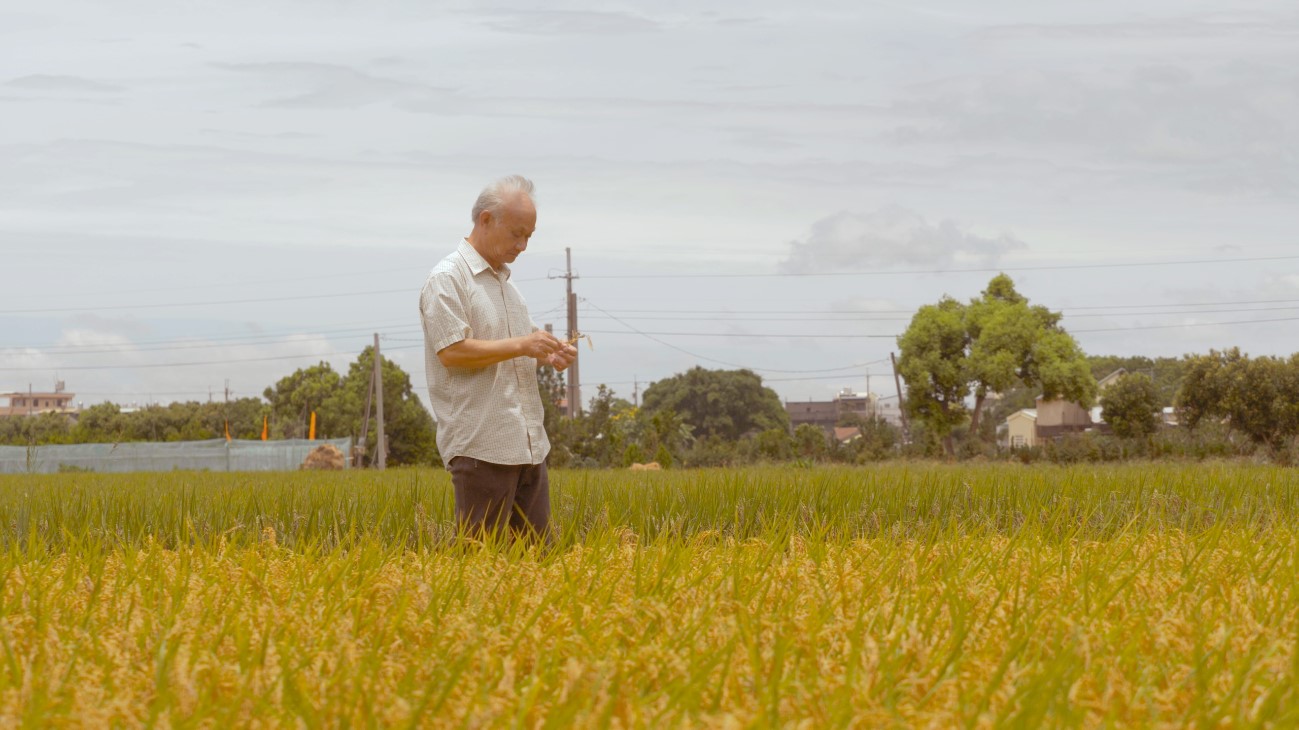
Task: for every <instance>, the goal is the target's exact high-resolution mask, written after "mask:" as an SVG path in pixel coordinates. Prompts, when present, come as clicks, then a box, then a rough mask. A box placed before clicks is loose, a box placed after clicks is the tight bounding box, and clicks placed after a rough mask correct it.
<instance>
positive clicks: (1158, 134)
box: [886, 63, 1299, 191]
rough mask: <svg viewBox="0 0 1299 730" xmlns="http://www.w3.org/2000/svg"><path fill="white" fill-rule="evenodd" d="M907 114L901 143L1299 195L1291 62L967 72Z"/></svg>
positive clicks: (1298, 83) (906, 108)
mask: <svg viewBox="0 0 1299 730" xmlns="http://www.w3.org/2000/svg"><path fill="white" fill-rule="evenodd" d="M896 110H897V112H898V113H899V115H901V116H904V117H910V122H908V123H905V124H902V125H899V126H897V127H896V128H895V129H894V130H893V131H892V132H890V133H888V134H887V135H886V138H887V139H889V140H891V141H893V142H897V143H902V144H961V145H964V146H965V149H966V150H967V151H968V150H971V149H988V148H989V147H991V148H994V149H1013V150H1018V151H1020V152H1021V153H1022V152H1024V151H1028V150H1033V151H1034V153H1035V154H1038V155H1044V156H1059V155H1061V154H1064V155H1074V156H1081V157H1083V159H1084V160H1085V161H1086V162H1087V163H1088V164H1094V163H1095V162H1097V161H1105V162H1106V163H1108V164H1110V165H1123V166H1126V167H1128V168H1132V166H1133V164H1134V163H1139V164H1141V165H1144V166H1145V167H1144V168H1138V169H1136V170H1135V172H1145V173H1149V172H1150V171H1151V170H1163V174H1166V175H1168V179H1167V180H1165V181H1164V182H1166V183H1170V184H1172V185H1174V186H1182V187H1190V188H1195V189H1213V190H1222V189H1229V190H1272V191H1277V190H1294V189H1296V188H1299V172H1297V170H1299V72H1296V71H1295V70H1293V67H1289V66H1286V65H1281V64H1276V65H1271V64H1257V63H1232V64H1226V65H1221V66H1219V67H1217V68H1212V69H1202V70H1193V69H1189V68H1183V67H1177V66H1167V65H1165V66H1147V67H1142V68H1137V69H1133V70H1131V71H1128V72H1126V73H1124V74H1122V75H1116V74H1105V73H1103V72H1093V73H1086V74H1084V73H1075V72H1054V71H1047V70H1044V69H1024V70H1021V71H1018V72H1015V73H1009V74H1001V75H995V76H994V75H988V76H964V77H958V78H950V79H947V80H944V81H940V82H934V83H931V84H926V85H922V86H916V87H913V88H912V89H911V91H910V93H909V94H908V96H907V97H906V98H905V99H904V100H903V101H901V102H899V103H898V104H897V106H896ZM979 145H982V146H983V147H981V148H980V147H978V146H979Z"/></svg>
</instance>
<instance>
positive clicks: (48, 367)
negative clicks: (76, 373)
mask: <svg viewBox="0 0 1299 730" xmlns="http://www.w3.org/2000/svg"><path fill="white" fill-rule="evenodd" d="M416 347H419V345H405V346H402V347H391V348H388V349H389V350H411V349H414V348H416ZM355 354H356V353H355V352H320V353H303V354H301V355H276V356H273V357H247V358H239V359H235V360H203V361H200V362H159V363H144V364H139V365H41V366H34V367H25V368H15V367H0V371H7V372H18V371H30V370H134V369H137V368H184V367H195V366H201V365H231V364H234V363H241V362H272V361H276V360H300V359H303V358H326V357H338V356H340V355H355Z"/></svg>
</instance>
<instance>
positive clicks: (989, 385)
mask: <svg viewBox="0 0 1299 730" xmlns="http://www.w3.org/2000/svg"><path fill="white" fill-rule="evenodd" d="M1060 319H1061V315H1060V314H1059V313H1058V312H1052V311H1050V310H1049V309H1047V308H1046V307H1042V306H1031V305H1029V303H1028V300H1027V299H1025V298H1024V297H1023V296H1022V295H1021V294H1019V292H1017V291H1015V287H1014V283H1013V282H1012V281H1011V279H1010V277H1008V276H1006V275H1005V274H998V275H997V276H995V277H993V278H992V280H991V281H989V282H988V288H987V289H985V290H984V291H983V293H982V295H981V296H980V297H979V298H977V299H973V300H971V301H970V303H969V304H968V305H963V304H961V303H960V302H958V301H956V300H955V299H952V298H950V297H943V299H941V300H940V301H939V302H938V304H936V305H925V306H923V307H921V308H920V310H919V311H917V312H916V314H915V316H914V317H912V319H911V324H910V325H909V326H908V327H907V330H906V332H904V333H903V334H902V336H901V337H899V338H898V346H899V348H900V350H901V356H900V357H899V358H898V370H899V372H900V374H901V375H902V377H903V378H904V379H905V380H906V381H907V398H906V404H905V405H906V408H907V412H908V413H909V414H910V415H911V417H912V418H913V419H915V420H917V421H919V422H921V423H923V424H925V426H926V427H927V429H926V430H927V431H929V432H931V433H934V434H937V435H940V437H941V438H942V439H943V443H944V447H945V450H946V451H947V453H948V454H951V453H953V452H954V449H953V444H952V432H953V431H954V430H955V429H956V428H957V427H958V426H961V425H963V424H964V423H965V422H966V420H967V418H968V419H969V422H970V428H969V432H970V433H971V434H975V435H977V434H978V433H979V420H980V418H981V416H982V414H983V411H984V407H985V403H986V401H987V399H988V397H989V396H990V395H992V394H993V393H1004V392H1007V391H1010V390H1013V389H1014V388H1015V387H1016V386H1020V385H1022V386H1027V387H1032V388H1040V389H1041V391H1042V396H1043V397H1044V398H1047V399H1054V398H1063V399H1065V400H1069V401H1073V402H1075V403H1078V404H1079V405H1081V406H1083V407H1084V408H1089V407H1091V404H1092V401H1093V400H1094V399H1095V397H1096V381H1095V379H1094V378H1093V377H1092V376H1091V373H1090V371H1089V369H1088V366H1087V360H1086V358H1085V356H1084V355H1083V352H1082V349H1081V348H1080V347H1078V343H1077V342H1076V341H1075V340H1074V339H1073V337H1071V336H1070V335H1069V333H1067V332H1065V330H1064V329H1063V328H1062V327H1061V326H1060ZM971 395H973V396H974V408H973V409H972V410H971V409H970V408H969V407H968V406H967V405H966V400H967V399H968V398H969V397H970V396H971Z"/></svg>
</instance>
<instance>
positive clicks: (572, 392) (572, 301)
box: [551, 248, 582, 418]
mask: <svg viewBox="0 0 1299 730" xmlns="http://www.w3.org/2000/svg"><path fill="white" fill-rule="evenodd" d="M564 259H565V261H566V263H567V270H566V271H565V272H564V273H563V274H561V275H560V276H559V277H553V276H552V277H551V278H552V279H553V278H560V279H564V280H566V282H567V284H568V296H567V297H566V298H565V299H564V301H565V302H567V303H568V341H569V342H574V340H576V339H577V336H578V334H579V333H581V330H580V329H578V328H577V295H576V294H574V293H573V280H574V279H576V278H578V276H577V274H574V273H573V249H571V248H565V249H564ZM574 346H576V343H574ZM565 374H566V376H567V377H568V417H569V418H577V417H578V416H580V415H582V379H581V377H579V376H578V363H577V360H574V361H573V364H572V365H569V366H568V370H566V371H565Z"/></svg>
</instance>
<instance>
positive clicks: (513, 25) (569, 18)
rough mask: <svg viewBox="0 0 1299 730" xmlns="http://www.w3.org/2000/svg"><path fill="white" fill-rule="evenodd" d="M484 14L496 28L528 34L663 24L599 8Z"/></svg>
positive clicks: (641, 29)
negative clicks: (597, 9)
mask: <svg viewBox="0 0 1299 730" xmlns="http://www.w3.org/2000/svg"><path fill="white" fill-rule="evenodd" d="M484 15H485V16H486V17H484V18H483V20H482V21H481V22H482V24H483V25H486V26H487V27H489V28H491V29H493V30H498V31H502V32H505V33H523V34H528V35H611V34H623V33H646V32H653V31H657V30H661V29H662V28H663V26H662V25H661V24H660V23H658V22H656V21H654V20H651V19H649V18H646V17H645V16H643V15H636V14H634V13H619V12H607V11H595V10H530V11H523V10H520V11H502V12H498V13H486V14H484Z"/></svg>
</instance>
